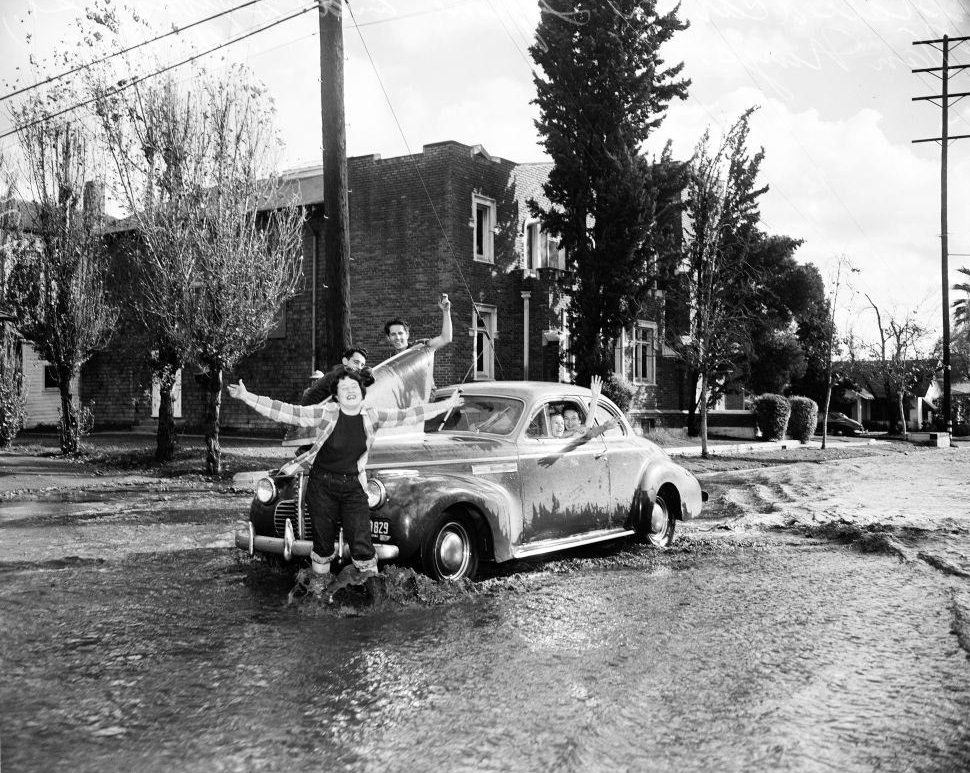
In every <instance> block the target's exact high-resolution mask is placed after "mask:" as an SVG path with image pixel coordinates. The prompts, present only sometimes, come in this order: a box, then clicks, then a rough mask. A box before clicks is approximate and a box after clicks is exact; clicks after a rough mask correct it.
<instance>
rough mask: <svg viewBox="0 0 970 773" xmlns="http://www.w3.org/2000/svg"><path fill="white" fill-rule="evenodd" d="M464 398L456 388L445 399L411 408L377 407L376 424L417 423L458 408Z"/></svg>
mask: <svg viewBox="0 0 970 773" xmlns="http://www.w3.org/2000/svg"><path fill="white" fill-rule="evenodd" d="M464 402H465V400H464V398H463V397H462V396H461V395H460V394H459V393H458V391H457V390H456V391H455V392H454V393H453V394H452V395H451V397H449V398H448V399H447V400H442V401H441V402H438V403H423V404H421V405H415V406H414V407H413V408H397V409H390V410H388V409H383V408H378V409H377V425H378V426H379V427H399V426H401V425H402V424H418V423H420V422H422V421H427V420H428V419H431V418H433V417H435V416H440V415H441V414H443V413H447V412H448V411H450V410H452V409H454V408H459V407H461V406H462V405H463V404H464Z"/></svg>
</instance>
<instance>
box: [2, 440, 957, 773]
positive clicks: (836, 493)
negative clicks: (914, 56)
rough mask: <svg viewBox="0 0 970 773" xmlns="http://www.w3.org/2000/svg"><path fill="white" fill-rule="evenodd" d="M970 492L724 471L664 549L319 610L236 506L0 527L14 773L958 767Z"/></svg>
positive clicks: (855, 466) (124, 505) (568, 558)
mask: <svg viewBox="0 0 970 773" xmlns="http://www.w3.org/2000/svg"><path fill="white" fill-rule="evenodd" d="M940 462H945V464H943V465H941V464H940ZM968 472H970V469H968V467H967V462H966V461H965V460H964V459H963V458H962V457H959V456H945V455H944V456H935V457H930V456H925V455H914V457H913V458H906V459H902V460H888V461H887V460H880V459H874V460H873V461H868V460H852V461H851V462H841V463H838V464H825V465H805V464H797V465H785V466H783V467H778V468H771V469H764V470H758V471H748V472H743V473H720V474H718V475H715V476H708V477H706V478H705V479H704V481H703V483H704V485H705V487H706V488H709V489H710V490H711V492H712V498H711V502H710V507H709V509H708V512H707V517H706V518H704V519H701V520H699V521H696V522H693V523H691V524H687V525H686V527H685V528H682V529H681V530H680V538H679V540H678V542H677V543H676V545H675V546H674V547H673V548H672V549H669V550H666V551H651V550H649V549H646V548H644V547H641V546H638V545H633V544H621V545H613V546H600V547H597V548H595V549H586V550H583V551H574V552H572V553H569V554H566V555H564V556H559V557H553V558H549V559H547V560H536V561H530V562H523V563H519V564H515V565H513V566H510V567H502V568H498V569H493V570H492V571H491V572H490V573H489V574H488V576H487V578H486V579H484V580H483V581H481V582H478V583H474V584H470V585H467V586H461V587H457V588H444V589H443V588H441V586H436V585H435V584H434V583H431V582H430V581H429V580H427V579H426V578H423V577H420V576H417V575H414V574H413V572H410V571H409V570H406V569H404V570H402V569H397V568H390V569H386V570H385V575H386V577H387V579H386V590H387V597H386V598H384V597H382V599H383V600H381V599H379V600H378V601H377V602H376V603H374V604H368V603H366V602H367V598H366V597H365V596H364V595H363V594H362V593H361V592H359V591H355V592H353V593H348V594H347V595H346V596H344V597H342V598H340V599H338V601H340V602H341V603H338V604H336V605H335V606H328V605H326V604H324V603H323V602H321V601H319V600H315V599H312V598H303V599H298V600H297V601H296V602H295V603H294V604H292V605H289V606H288V605H287V604H286V597H287V592H288V591H289V590H290V588H291V587H292V572H291V571H289V572H288V571H278V570H274V569H271V568H269V567H266V566H265V565H262V564H258V563H251V562H250V561H249V560H248V559H247V558H245V557H244V556H243V555H242V554H240V553H239V552H238V551H234V550H232V549H229V548H228V547H227V545H228V542H225V543H224V542H222V540H223V539H226V536H225V535H227V534H228V532H229V531H231V528H232V524H233V521H234V520H236V519H237V518H238V517H239V515H240V514H241V513H243V512H244V511H245V505H246V501H247V499H246V497H245V496H244V495H234V494H230V493H215V492H205V493H199V495H198V496H196V497H192V496H190V495H188V494H186V495H184V496H183V495H180V494H177V493H174V492H158V491H154V490H151V489H138V488H135V489H132V490H129V491H127V492H116V493H113V494H111V495H106V494H105V493H102V495H101V497H102V499H101V501H84V497H83V496H81V495H76V496H75V500H74V501H71V502H66V503H63V504H60V505H58V504H57V503H53V502H47V503H44V502H37V503H33V505H31V506H25V503H23V502H14V501H8V502H0V615H2V619H3V623H2V627H0V631H2V632H0V648H2V652H3V656H2V657H3V669H4V679H3V682H2V686H0V704H2V706H3V710H2V717H0V753H2V760H3V763H4V770H5V771H21V770H27V771H33V770H43V771H47V770H72V771H73V770H78V771H86V770H91V771H94V770H98V771H113V770H118V771H121V770H124V771H127V770H147V771H155V770H157V771H169V770H188V771H196V770H198V771H202V770H205V771H210V770H226V771H249V770H270V771H272V770H280V771H282V770H287V771H289V770H293V769H294V768H297V767H304V768H309V769H318V768H319V769H326V770H335V771H336V770H341V771H343V770H347V771H385V770H391V771H397V770H400V771H405V770H407V771H421V770H433V769H446V770H457V771H491V770H494V771H506V770H511V771H545V770H548V771H559V770H567V771H569V770H576V771H580V770H582V771H588V770H658V771H667V770H670V771H693V770H696V771H710V770H718V771H720V770H726V771H735V770H736V771H751V770H771V771H775V770H793V771H795V770H797V771H801V770H811V771H815V770H832V771H856V770H858V771H870V770H926V771H957V770H966V769H968V768H970V659H968V652H970V571H965V570H970V518H968V517H967V514H966V508H967V498H966V492H967V482H968V481H970V474H968ZM930 473H932V474H933V475H935V478H933V480H935V481H936V483H937V485H936V486H930V485H929V484H928V483H926V481H927V480H928V479H929V476H930ZM889 489H891V490H889ZM820 492H824V496H823V495H821V494H820ZM880 492H882V493H880ZM165 497H168V499H166V498H165ZM917 502H919V503H921V505H920V507H916V503H917ZM889 503H895V504H894V505H893V506H890V504H889ZM31 507H34V508H35V509H31Z"/></svg>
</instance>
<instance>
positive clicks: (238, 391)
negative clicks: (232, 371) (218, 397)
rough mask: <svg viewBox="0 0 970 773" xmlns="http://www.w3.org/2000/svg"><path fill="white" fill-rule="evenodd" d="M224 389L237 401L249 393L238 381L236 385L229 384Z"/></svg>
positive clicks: (240, 380) (240, 381)
mask: <svg viewBox="0 0 970 773" xmlns="http://www.w3.org/2000/svg"><path fill="white" fill-rule="evenodd" d="M226 389H228V390H229V396H230V397H235V398H236V399H237V400H242V399H243V398H244V397H245V396H246V395H247V394H249V392H248V391H247V389H246V385H245V384H244V383H243V382H242V379H239V383H238V384H229V385H228V386H227V387H226Z"/></svg>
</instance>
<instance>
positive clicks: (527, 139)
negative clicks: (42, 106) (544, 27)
mask: <svg viewBox="0 0 970 773" xmlns="http://www.w3.org/2000/svg"><path fill="white" fill-rule="evenodd" d="M603 1H604V2H607V0H603ZM244 2H246V0H175V1H173V2H168V3H166V2H153V3H151V4H150V5H149V4H145V3H138V4H137V5H136V7H137V9H138V12H139V13H141V14H142V15H143V16H144V18H145V24H144V25H141V26H139V25H128V26H127V27H126V28H125V30H124V40H125V42H126V43H127V44H129V45H131V44H134V43H136V42H140V41H142V40H146V39H148V38H150V37H152V36H153V34H159V33H160V32H162V31H168V30H170V29H172V28H173V27H179V28H184V27H185V26H186V25H188V24H190V23H192V22H194V21H197V20H199V19H202V18H204V17H206V16H210V15H212V14H216V13H219V12H221V11H224V10H228V9H230V8H233V7H234V6H237V5H242V4H243V3H244ZM313 4H314V3H313V0H303V2H301V1H300V0H257V2H254V3H251V4H249V5H247V6H246V7H244V8H241V9H240V10H237V11H234V12H233V13H230V14H227V15H225V16H222V17H220V18H219V19H216V20H213V21H210V22H206V23H205V24H202V25H199V26H198V27H195V28H193V29H192V30H188V31H185V32H183V33H180V34H179V35H173V36H170V37H168V38H166V39H165V40H164V41H159V42H158V43H155V44H152V45H151V46H146V47H145V48H144V49H140V50H139V52H138V53H137V55H136V56H133V57H132V59H131V60H130V61H131V64H130V67H131V69H132V71H133V73H135V74H142V71H143V70H144V72H145V73H147V72H148V71H149V70H148V69H147V68H149V67H151V66H152V64H153V63H154V62H161V63H163V64H167V63H174V62H176V61H179V60H180V59H182V58H185V56H187V55H188V54H189V53H191V52H200V51H204V50H206V49H208V48H211V47H213V46H216V45H218V44H220V43H222V42H224V41H226V40H230V39H232V38H234V37H237V36H239V35H242V34H245V33H246V32H248V31H251V30H254V29H256V28H258V27H261V26H263V25H266V24H269V23H272V22H273V21H275V20H278V19H281V18H283V17H285V16H288V15H290V14H293V13H295V12H297V11H299V10H301V9H303V8H308V7H310V6H312V5H313ZM85 5H86V3H84V2H80V1H79V0H0V14H2V15H0V41H2V45H0V51H2V52H3V54H2V56H0V94H6V93H8V92H9V91H10V90H12V87H13V86H14V84H16V85H18V86H19V85H25V84H28V83H32V82H36V81H37V80H41V79H43V78H45V77H47V76H49V75H51V74H53V73H54V72H59V71H60V70H59V67H61V68H62V65H59V64H58V63H57V57H58V56H60V55H61V54H62V53H63V52H64V51H69V50H74V49H73V46H74V44H75V41H76V40H77V39H78V36H79V29H80V27H79V25H78V23H77V21H76V20H77V17H78V16H79V15H83V12H84V8H85ZM670 5H671V4H670V3H669V2H664V1H663V0H661V4H660V7H661V8H663V9H666V8H669V7H670ZM115 7H117V8H119V9H120V8H123V7H124V6H122V5H121V4H120V3H115ZM350 7H351V8H352V10H353V14H352V15H351V14H350V13H348V12H346V11H345V13H344V18H343V28H344V45H345V65H344V66H345V104H346V121H347V153H348V155H350V156H355V155H365V154H372V153H377V154H380V155H381V156H382V157H384V158H388V157H391V156H397V155H403V154H406V153H409V152H415V153H418V152H420V151H421V147H422V146H423V145H424V144H428V143H433V142H440V141H443V140H457V141H459V142H463V143H466V144H470V145H474V144H481V145H483V146H484V147H485V149H486V150H487V151H488V152H489V153H491V154H492V155H496V156H501V157H503V158H507V159H511V160H513V161H517V162H527V161H541V160H547V157H546V155H545V153H544V151H543V148H542V146H541V143H540V140H539V137H538V134H537V132H536V129H535V126H534V121H535V119H536V118H537V116H538V113H537V109H536V107H535V105H533V104H531V101H532V99H533V98H534V95H535V88H534V85H533V73H532V62H531V59H530V57H529V54H528V48H529V46H530V45H531V44H532V42H533V40H534V34H535V28H536V24H537V22H538V19H539V3H538V2H537V1H536V0H353V2H352V3H351V4H350ZM968 9H970V5H968V4H966V3H965V2H963V1H962V0H813V2H811V3H806V2H805V0H683V2H682V3H681V6H680V17H681V18H682V19H684V20H686V21H688V22H689V24H690V26H689V28H688V29H687V30H685V31H683V32H681V33H678V34H677V35H676V36H675V37H674V38H673V39H672V40H671V41H670V43H669V44H668V46H667V47H666V48H665V49H663V50H662V55H663V57H664V59H665V60H666V61H667V62H668V63H676V62H680V61H682V62H684V65H685V68H684V75H685V76H686V77H687V78H689V79H690V80H691V86H690V90H689V91H690V96H689V98H688V99H687V100H686V101H684V102H676V103H674V104H672V105H671V107H670V109H669V111H668V114H667V117H666V119H665V121H664V122H663V123H662V124H661V126H660V127H659V128H658V129H657V130H656V131H655V132H654V134H653V136H652V137H651V139H650V141H649V142H648V146H647V148H646V150H648V151H650V152H659V151H660V149H661V148H662V147H663V145H664V144H665V143H666V142H667V141H668V140H669V141H671V142H672V143H673V149H674V152H675V154H676V155H677V156H679V157H682V158H687V157H689V156H690V154H691V153H692V151H693V149H694V147H695V145H696V143H697V141H698V139H699V138H700V136H701V134H702V133H703V132H704V130H705V129H706V128H708V127H710V129H711V132H712V134H713V135H714V136H715V137H716V136H718V135H719V134H720V133H721V132H723V131H724V130H725V129H727V128H728V127H729V126H730V125H731V124H732V123H733V122H734V120H735V119H736V118H737V117H738V115H740V113H741V112H743V111H744V110H745V109H747V108H748V107H752V106H757V107H758V108H759V109H758V110H757V112H756V113H755V114H754V117H753V119H752V131H751V140H750V141H751V144H752V146H753V147H763V148H764V150H765V160H764V163H763V166H762V183H763V184H767V185H768V186H769V191H768V193H766V194H765V195H764V197H763V198H762V200H761V212H762V216H763V226H764V228H765V230H766V231H768V232H769V233H775V234H785V235H788V236H792V237H796V238H799V239H802V240H804V244H803V245H802V246H801V248H800V249H799V251H798V253H797V257H798V259H799V260H801V261H804V262H810V263H813V264H815V265H816V266H817V267H818V268H819V270H820V271H821V273H822V276H823V278H825V279H826V280H827V282H829V283H830V286H831V285H832V284H833V283H834V277H835V271H836V268H837V266H838V264H839V261H840V258H841V257H842V256H844V257H845V259H847V260H848V262H849V263H850V264H851V265H852V266H853V267H854V268H855V269H857V272H854V273H852V274H851V275H850V277H849V281H848V282H844V283H842V284H841V285H840V291H839V303H838V306H839V315H838V316H839V318H838V320H837V321H838V323H839V326H840V328H841V329H842V330H843V331H844V332H845V331H849V330H852V331H853V332H854V333H856V334H857V335H859V336H861V337H862V338H864V339H868V340H872V339H873V338H874V337H875V315H874V313H873V312H872V310H871V308H869V307H868V301H867V299H866V296H867V295H868V296H869V298H871V299H872V300H873V301H874V302H875V303H876V305H877V306H878V307H879V308H880V309H881V310H882V311H883V313H884V314H892V315H894V316H896V317H897V318H899V319H902V318H904V317H905V316H906V315H907V314H910V313H914V314H916V315H917V317H918V319H919V320H920V321H921V322H922V323H923V324H924V325H925V326H926V327H928V328H930V329H931V330H932V331H933V332H934V333H935V336H934V337H936V336H939V334H940V332H941V330H942V305H941V304H942V289H941V284H942V276H941V255H940V230H941V223H940V156H941V149H940V146H939V144H938V143H936V142H927V143H917V144H914V143H913V142H912V141H913V140H914V139H920V138H932V137H938V136H940V133H941V115H942V111H941V109H940V107H939V105H938V103H932V102H929V101H915V102H914V101H913V97H917V96H924V95H926V96H929V95H933V94H939V93H940V88H941V83H940V80H939V78H938V77H936V76H934V75H932V74H927V73H922V74H913V73H912V72H911V70H912V69H913V68H920V67H933V66H939V65H940V64H941V60H942V54H941V52H940V50H939V47H933V46H929V45H920V46H914V45H913V42H914V41H920V40H934V39H939V38H942V36H943V35H944V34H946V35H948V36H950V37H960V36H970V10H968ZM122 15H123V14H122ZM149 30H151V31H149ZM31 53H32V54H33V56H34V59H35V61H36V62H39V64H37V65H32V64H30V61H29V56H30V55H31ZM240 61H243V62H245V63H246V64H247V65H248V66H249V67H250V68H251V69H252V71H253V72H254V74H255V75H256V77H258V78H259V79H261V80H262V81H263V82H264V83H265V84H266V85H267V87H268V90H269V93H270V94H271V95H272V96H273V99H274V101H275V105H276V111H277V128H278V130H279V132H280V135H281V138H282V141H283V145H282V150H281V157H280V164H281V167H282V168H296V167H302V166H309V165H314V164H319V163H320V160H319V159H320V145H321V140H320V101H319V42H318V38H317V14H316V13H315V12H312V11H311V12H310V13H305V14H303V15H300V16H298V17H296V18H294V19H291V20H289V21H286V22H283V23H281V24H278V25H276V26H274V27H272V28H271V29H268V30H266V31H263V32H259V33H257V34H255V35H252V36H251V37H248V38H246V39H245V40H243V41H240V42H238V43H234V44H232V45H229V46H227V47H225V48H222V49H221V50H220V51H218V52H216V53H213V54H209V55H207V56H205V57H203V58H201V59H200V60H199V64H200V65H202V66H204V67H205V68H207V69H211V70H216V71H218V70H221V69H226V68H228V67H229V66H230V65H231V64H232V63H233V62H240ZM950 63H951V64H959V63H965V64H970V41H967V42H965V43H962V44H960V45H957V46H955V47H953V48H952V50H951V53H950ZM18 68H19V69H18ZM175 72H176V74H177V75H178V77H180V78H183V79H188V78H189V77H190V75H189V70H188V68H180V69H178V70H175ZM949 88H950V91H951V92H963V91H970V68H968V69H967V70H965V71H961V70H958V71H953V72H952V73H951V76H950V82H949ZM9 104H10V101H8V102H3V103H0V109H2V108H6V107H7V106H9ZM10 126H11V120H10V117H9V113H8V112H7V111H6V110H5V109H2V110H0V134H2V133H3V132H4V131H7V130H8V129H9V128H10ZM949 131H950V134H970V99H967V100H961V101H959V102H956V103H953V102H951V108H950V129H949ZM14 144H15V143H14V142H13V139H12V138H9V137H8V138H6V139H0V150H4V151H6V152H7V153H8V154H9V153H10V152H11V150H12V146H13V145H14ZM948 176H949V197H948V198H949V227H948V232H949V252H950V259H949V263H950V277H949V284H950V285H952V284H953V283H954V282H957V281H960V279H961V278H963V279H965V277H961V275H960V274H958V273H956V272H955V271H954V269H955V268H956V267H958V266H970V218H968V208H970V139H965V140H956V141H953V142H951V144H950V146H949V165H948ZM954 297H956V296H955V294H954V292H953V291H951V300H952V299H953V298H954ZM930 343H932V341H930Z"/></svg>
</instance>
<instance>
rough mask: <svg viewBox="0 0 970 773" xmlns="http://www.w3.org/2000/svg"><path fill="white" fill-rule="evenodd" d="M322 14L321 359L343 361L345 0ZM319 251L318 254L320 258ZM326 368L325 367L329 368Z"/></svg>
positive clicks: (346, 312)
mask: <svg viewBox="0 0 970 773" xmlns="http://www.w3.org/2000/svg"><path fill="white" fill-rule="evenodd" d="M317 6H318V11H319V15H320V112H321V117H322V119H323V120H322V125H323V198H324V212H325V215H324V225H323V256H324V263H323V265H324V270H323V271H318V272H316V277H317V278H316V281H317V282H318V283H319V284H320V291H318V292H317V295H316V297H317V298H318V299H322V300H323V304H324V309H323V314H322V317H323V319H324V326H323V328H324V329H323V335H322V336H320V337H319V338H318V339H317V342H318V343H317V345H318V346H320V347H321V348H322V351H321V352H319V353H317V352H314V354H315V355H316V361H317V362H318V363H324V364H332V363H334V362H339V357H340V354H341V352H343V351H344V350H345V349H346V348H348V347H349V346H350V345H351V342H352V340H351V339H352V337H351V332H350V212H349V209H348V206H347V133H346V128H345V126H344V36H343V28H342V27H341V18H342V11H343V0H317ZM316 257H317V256H316V255H314V259H316ZM324 369H325V368H324Z"/></svg>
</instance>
